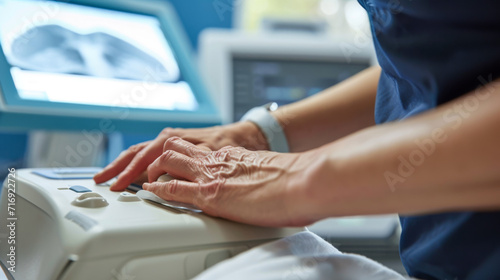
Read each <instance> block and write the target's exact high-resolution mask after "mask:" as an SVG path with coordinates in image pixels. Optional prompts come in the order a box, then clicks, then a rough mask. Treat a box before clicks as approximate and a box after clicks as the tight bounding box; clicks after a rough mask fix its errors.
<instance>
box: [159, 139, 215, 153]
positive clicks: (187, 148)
mask: <svg viewBox="0 0 500 280" xmlns="http://www.w3.org/2000/svg"><path fill="white" fill-rule="evenodd" d="M168 150H172V151H176V152H178V153H181V154H184V155H186V156H190V157H204V156H206V155H207V154H209V153H210V151H207V150H206V149H201V148H199V147H197V146H196V145H194V144H192V143H190V142H188V141H185V140H183V139H181V138H179V137H171V138H169V139H167V141H165V144H164V145H163V152H166V151H168Z"/></svg>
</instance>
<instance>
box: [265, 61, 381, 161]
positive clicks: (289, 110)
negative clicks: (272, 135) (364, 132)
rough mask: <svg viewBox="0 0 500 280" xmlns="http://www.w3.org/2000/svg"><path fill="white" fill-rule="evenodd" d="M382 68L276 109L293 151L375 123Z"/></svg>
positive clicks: (306, 148) (376, 67) (303, 149)
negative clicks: (376, 99) (378, 86)
mask: <svg viewBox="0 0 500 280" xmlns="http://www.w3.org/2000/svg"><path fill="white" fill-rule="evenodd" d="M379 77H380V67H378V66H375V67H372V68H370V69H367V70H365V71H363V72H361V73H359V74H357V75H355V76H353V77H351V78H350V79H348V80H346V81H344V82H342V83H340V84H338V85H336V86H333V87H331V88H329V89H326V90H325V91H323V92H321V93H319V94H317V95H314V96H312V97H310V98H307V99H305V100H303V101H301V102H297V103H294V104H290V105H287V106H284V107H282V108H280V109H279V110H277V111H276V112H273V114H274V116H275V117H276V118H277V120H278V122H279V123H280V124H281V125H282V127H283V129H284V131H285V134H286V136H287V139H288V144H289V146H290V150H291V151H292V152H300V151H306V150H309V149H312V148H316V147H319V146H321V145H323V144H326V143H329V142H332V141H334V140H336V139H339V138H341V137H343V136H345V135H348V134H350V133H353V132H355V131H357V130H360V129H362V128H365V127H368V126H371V125H374V107H375V96H376V91H377V84H378V79H379Z"/></svg>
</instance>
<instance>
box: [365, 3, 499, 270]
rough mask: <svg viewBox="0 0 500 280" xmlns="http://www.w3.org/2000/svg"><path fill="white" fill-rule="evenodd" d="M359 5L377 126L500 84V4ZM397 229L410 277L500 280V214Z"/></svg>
mask: <svg viewBox="0 0 500 280" xmlns="http://www.w3.org/2000/svg"><path fill="white" fill-rule="evenodd" d="M359 2H360V3H361V5H363V7H364V8H365V9H366V10H367V12H368V15H369V19H370V23H371V28H372V35H373V40H374V44H375V49H376V52H377V57H378V61H379V64H380V66H381V67H382V74H381V77H380V81H379V87H378V93H377V101H376V108H375V119H376V121H377V123H384V122H389V121H397V120H402V119H405V118H408V117H410V116H413V115H416V114H419V113H421V112H424V111H426V110H429V109H432V108H434V107H436V106H439V105H440V104H443V103H445V102H448V101H450V100H452V99H455V98H457V97H459V96H461V95H463V94H465V93H467V92H470V91H472V90H474V89H475V88H477V87H479V86H482V85H484V84H486V83H488V82H489V81H491V80H492V79H496V78H498V77H500V1H498V0H475V1H471V0H455V1H451V0H359ZM450 121H451V120H450ZM499 199H500V198H499ZM401 225H402V228H403V232H402V236H401V243H400V254H401V258H402V261H403V264H404V266H405V268H406V270H407V271H408V273H409V274H410V276H413V277H417V278H423V279H500V212H489V213H486V212H485V213H473V212H459V213H445V214H437V215H422V216H411V217H401Z"/></svg>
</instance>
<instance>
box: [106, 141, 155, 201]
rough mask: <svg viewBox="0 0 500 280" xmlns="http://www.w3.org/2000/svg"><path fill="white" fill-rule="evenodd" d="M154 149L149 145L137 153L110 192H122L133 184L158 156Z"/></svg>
mask: <svg viewBox="0 0 500 280" xmlns="http://www.w3.org/2000/svg"><path fill="white" fill-rule="evenodd" d="M154 149H155V147H154V146H153V145H149V146H148V147H146V148H144V149H143V150H142V151H140V152H138V153H137V154H136V156H135V157H134V159H133V160H132V161H131V162H130V164H129V165H127V167H126V168H125V169H124V170H123V172H121V173H120V175H119V176H118V179H117V180H116V181H115V182H114V183H113V185H112V186H111V188H110V189H111V190H112V191H122V190H124V189H126V188H127V187H128V186H129V185H130V184H131V183H132V182H134V181H135V180H136V179H137V178H138V177H139V176H140V175H141V173H143V172H144V171H146V170H147V168H148V166H149V164H150V163H151V162H153V161H154V160H155V158H156V157H157V156H158V154H159V152H155V151H154Z"/></svg>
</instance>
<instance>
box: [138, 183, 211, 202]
mask: <svg viewBox="0 0 500 280" xmlns="http://www.w3.org/2000/svg"><path fill="white" fill-rule="evenodd" d="M142 188H143V189H144V190H147V191H150V192H152V193H154V194H156V195H157V196H159V197H161V198H162V199H165V200H171V201H178V202H184V203H190V204H193V205H196V206H201V205H197V202H199V199H197V197H198V196H199V194H200V185H199V184H198V183H193V182H188V181H182V180H172V181H169V182H153V183H145V184H144V185H142Z"/></svg>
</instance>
